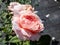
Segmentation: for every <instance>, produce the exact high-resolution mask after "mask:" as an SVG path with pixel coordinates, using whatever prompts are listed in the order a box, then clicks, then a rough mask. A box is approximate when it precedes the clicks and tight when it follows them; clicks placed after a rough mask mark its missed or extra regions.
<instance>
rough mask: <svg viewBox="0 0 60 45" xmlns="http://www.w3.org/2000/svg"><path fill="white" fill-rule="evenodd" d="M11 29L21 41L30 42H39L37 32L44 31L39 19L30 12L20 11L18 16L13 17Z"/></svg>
mask: <svg viewBox="0 0 60 45" xmlns="http://www.w3.org/2000/svg"><path fill="white" fill-rule="evenodd" d="M12 27H13V30H14V31H15V33H16V35H17V37H19V38H20V39H21V40H32V41H35V40H39V38H40V34H39V32H41V31H43V29H44V26H43V24H42V21H41V19H40V18H39V17H38V16H37V15H36V14H34V13H32V12H30V11H21V12H20V15H14V16H13V17H12Z"/></svg>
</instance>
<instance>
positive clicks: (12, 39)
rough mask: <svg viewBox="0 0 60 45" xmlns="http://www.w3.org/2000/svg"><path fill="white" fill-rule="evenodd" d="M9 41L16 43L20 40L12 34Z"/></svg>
mask: <svg viewBox="0 0 60 45" xmlns="http://www.w3.org/2000/svg"><path fill="white" fill-rule="evenodd" d="M9 42H11V43H17V42H20V40H19V39H18V38H17V37H16V36H14V37H12V38H11V39H10V41H9Z"/></svg>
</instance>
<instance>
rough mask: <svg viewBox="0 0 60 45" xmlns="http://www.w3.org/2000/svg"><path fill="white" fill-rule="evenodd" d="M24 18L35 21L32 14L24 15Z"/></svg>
mask: <svg viewBox="0 0 60 45" xmlns="http://www.w3.org/2000/svg"><path fill="white" fill-rule="evenodd" d="M24 18H25V19H28V20H30V21H36V18H35V17H34V16H31V15H27V16H24Z"/></svg>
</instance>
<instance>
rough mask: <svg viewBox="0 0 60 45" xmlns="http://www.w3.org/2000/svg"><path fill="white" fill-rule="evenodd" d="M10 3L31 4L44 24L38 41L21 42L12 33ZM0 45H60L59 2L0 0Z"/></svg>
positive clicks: (48, 0) (51, 0) (55, 0)
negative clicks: (8, 8)
mask: <svg viewBox="0 0 60 45" xmlns="http://www.w3.org/2000/svg"><path fill="white" fill-rule="evenodd" d="M10 2H19V3H21V4H31V5H32V6H33V7H34V8H35V11H38V12H37V14H38V16H39V17H40V18H41V20H42V21H43V23H44V26H45V29H44V31H43V32H41V33H40V35H41V37H40V40H39V41H21V40H19V39H18V38H17V37H16V35H15V33H14V32H13V31H12V24H11V17H12V14H10V12H9V11H8V10H7V6H8V5H9V3H10ZM0 45H60V0H0Z"/></svg>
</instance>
